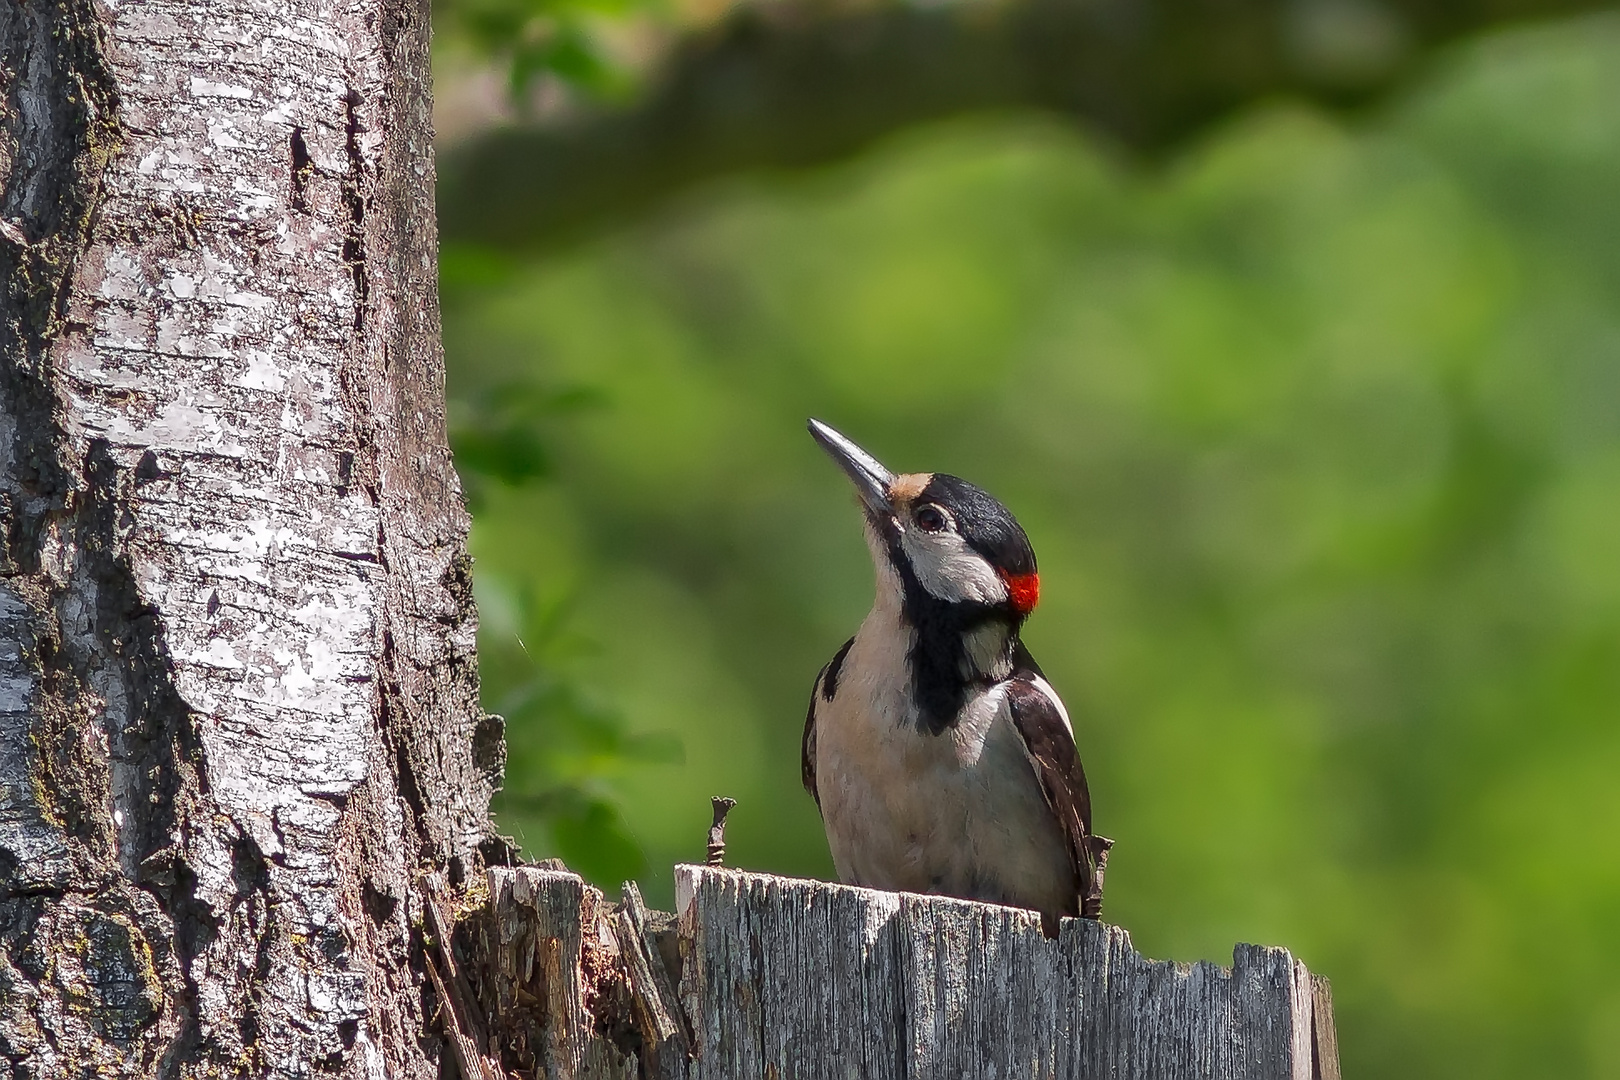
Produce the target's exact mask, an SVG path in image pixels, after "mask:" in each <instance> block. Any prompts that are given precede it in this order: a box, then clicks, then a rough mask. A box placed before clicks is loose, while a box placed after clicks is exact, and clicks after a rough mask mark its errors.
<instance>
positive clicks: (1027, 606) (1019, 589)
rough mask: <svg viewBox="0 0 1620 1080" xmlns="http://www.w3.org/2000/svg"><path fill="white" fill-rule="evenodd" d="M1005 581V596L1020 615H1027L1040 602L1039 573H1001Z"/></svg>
mask: <svg viewBox="0 0 1620 1080" xmlns="http://www.w3.org/2000/svg"><path fill="white" fill-rule="evenodd" d="M1001 578H1002V580H1003V581H1005V582H1006V583H1007V598H1008V599H1009V600H1011V601H1012V606H1013V607H1015V608H1017V609H1018V613H1019V614H1020V615H1028V614H1029V613H1030V612H1032V611H1034V610H1035V605H1036V604H1038V603H1040V602H1041V576H1040V575H1039V574H1003V575H1001Z"/></svg>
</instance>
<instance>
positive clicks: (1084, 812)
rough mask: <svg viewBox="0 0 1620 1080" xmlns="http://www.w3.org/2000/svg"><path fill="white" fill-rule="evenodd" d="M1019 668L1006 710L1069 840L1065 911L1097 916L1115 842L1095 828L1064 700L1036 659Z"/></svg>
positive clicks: (1010, 689)
mask: <svg viewBox="0 0 1620 1080" xmlns="http://www.w3.org/2000/svg"><path fill="white" fill-rule="evenodd" d="M1024 656H1025V657H1027V656H1028V654H1027V653H1025V654H1024ZM1021 659H1022V658H1021ZM1019 667H1020V669H1019V670H1018V671H1016V672H1015V673H1014V674H1013V677H1012V679H1011V680H1010V681H1009V682H1008V684H1007V704H1008V711H1009V713H1010V714H1011V717H1012V722H1013V727H1014V728H1015V729H1016V730H1017V732H1018V736H1019V738H1020V739H1022V740H1023V743H1024V753H1025V755H1026V756H1027V757H1028V758H1029V763H1030V766H1031V767H1032V768H1033V769H1034V770H1035V776H1036V779H1037V780H1039V781H1040V785H1041V793H1042V794H1043V795H1045V796H1046V805H1047V806H1048V807H1049V808H1050V809H1051V811H1052V813H1053V815H1054V816H1055V817H1056V818H1057V820H1058V824H1059V826H1060V827H1061V828H1062V830H1063V836H1064V839H1065V840H1066V841H1067V842H1068V848H1069V861H1070V865H1071V866H1072V868H1073V871H1074V896H1075V903H1074V908H1073V909H1072V910H1070V911H1068V912H1066V913H1065V914H1069V915H1080V916H1082V917H1084V918H1087V919H1095V918H1098V917H1099V916H1100V915H1101V914H1102V885H1103V867H1104V865H1105V864H1106V862H1107V860H1108V849H1109V847H1111V846H1112V845H1113V841H1112V840H1109V839H1107V838H1105V837H1101V836H1097V835H1096V834H1095V833H1093V832H1092V831H1091V792H1090V790H1089V789H1088V788H1087V786H1086V773H1085V770H1084V769H1083V768H1081V765H1080V752H1079V751H1078V750H1077V749H1076V748H1075V745H1074V731H1073V729H1072V728H1071V727H1070V725H1069V717H1068V714H1067V713H1066V712H1065V711H1064V708H1063V703H1062V702H1061V701H1059V700H1058V697H1057V694H1056V693H1055V692H1054V691H1053V690H1052V688H1051V686H1050V685H1049V684H1048V683H1047V681H1046V680H1045V679H1044V678H1042V677H1041V674H1040V669H1039V668H1037V667H1035V665H1034V663H1033V661H1030V663H1029V664H1028V665H1027V666H1026V665H1023V664H1020V666H1019Z"/></svg>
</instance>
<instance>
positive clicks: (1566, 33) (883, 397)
mask: <svg viewBox="0 0 1620 1080" xmlns="http://www.w3.org/2000/svg"><path fill="white" fill-rule="evenodd" d="M1617 101H1620V27H1617V24H1616V23H1615V22H1613V21H1601V20H1600V21H1596V22H1586V23H1583V24H1580V25H1577V26H1573V27H1565V28H1560V29H1555V30H1547V31H1538V32H1527V33H1520V34H1517V35H1513V36H1505V37H1499V38H1495V39H1492V40H1489V41H1486V42H1483V43H1479V44H1476V45H1475V46H1472V47H1470V48H1468V49H1466V50H1464V51H1462V52H1460V53H1457V54H1455V55H1452V56H1451V57H1449V58H1448V59H1446V61H1445V62H1444V63H1442V64H1440V65H1439V66H1438V67H1437V68H1436V69H1435V70H1434V73H1433V74H1432V75H1431V77H1429V78H1428V79H1427V81H1426V82H1425V83H1424V84H1422V85H1420V86H1418V87H1415V88H1413V90H1412V91H1411V92H1410V93H1409V94H1408V95H1407V96H1406V98H1405V99H1404V100H1402V101H1401V102H1399V103H1397V104H1396V105H1394V106H1392V107H1390V108H1387V109H1386V110H1384V112H1383V113H1382V114H1381V115H1380V116H1379V117H1378V118H1375V119H1371V120H1368V121H1366V122H1364V123H1363V124H1361V125H1360V126H1358V127H1356V128H1354V129H1353V130H1347V129H1346V128H1344V127H1341V126H1338V125H1335V124H1334V123H1330V122H1328V121H1326V120H1324V119H1322V118H1321V117H1319V116H1317V115H1315V114H1312V113H1309V112H1303V111H1299V110H1295V109H1291V108H1289V107H1287V106H1283V105H1279V106H1277V107H1274V108H1270V109H1267V110H1262V111H1260V112H1257V113H1253V114H1250V115H1248V116H1246V117H1245V118H1243V119H1241V120H1240V121H1239V122H1237V123H1234V124H1230V125H1228V126H1227V127H1225V128H1224V129H1223V130H1221V131H1219V132H1218V133H1216V134H1215V135H1214V136H1213V137H1211V138H1209V139H1208V140H1207V141H1206V142H1205V143H1204V144H1203V145H1202V146H1200V147H1198V148H1195V149H1192V150H1190V151H1189V152H1188V153H1186V154H1185V155H1183V156H1182V157H1181V158H1180V159H1178V160H1177V161H1176V162H1174V163H1172V164H1170V165H1169V166H1168V167H1166V168H1165V169H1163V170H1162V171H1157V172H1137V171H1132V170H1130V169H1127V168H1124V167H1122V166H1120V165H1118V164H1117V163H1116V162H1115V161H1113V160H1112V159H1111V158H1110V157H1109V156H1108V155H1107V154H1106V153H1104V152H1102V151H1100V150H1099V149H1098V148H1097V147H1096V146H1094V145H1093V144H1091V143H1090V142H1088V141H1087V140H1086V139H1085V138H1084V137H1082V136H1080V135H1078V134H1076V133H1074V132H1072V131H1070V130H1067V129H1062V128H1058V127H1054V126H1051V125H1048V124H1045V123H1042V122H1039V121H1036V120H1031V119H1027V118H1018V117H1004V118H999V119H998V118H987V119H984V120H982V121H978V122H973V123H964V124H956V125H950V126H945V127H941V128H936V129H932V130H928V131H923V132H917V133H914V134H912V135H910V136H908V137H905V138H902V139H899V140H896V141H893V142H891V143H890V144H888V145H887V146H886V147H884V148H883V149H882V150H881V151H879V152H877V153H875V154H873V155H871V156H870V157H869V158H867V159H866V160H863V161H860V162H858V163H856V164H853V165H850V166H848V167H845V168H842V169H838V170H834V171H829V172H824V173H819V174H816V175H813V176H808V177H802V178H798V179H794V180H791V181H789V180H777V181H775V182H773V183H770V184H765V183H743V182H739V183H735V184H733V185H731V186H729V187H725V188H723V189H720V190H714V191H711V192H709V193H708V194H707V195H705V196H704V197H702V198H697V199H693V200H689V201H688V202H687V203H686V204H685V205H683V206H682V207H680V208H678V209H676V210H673V211H670V212H668V213H666V214H665V215H663V216H662V217H660V218H659V219H658V220H655V221H650V222H643V223H639V224H634V225H631V226H627V227H626V228H624V229H623V230H621V231H620V232H619V233H617V234H616V235H613V236H611V237H608V238H605V239H601V240H599V241H597V242H593V243H591V244H588V245H586V246H583V247H580V248H577V249H574V250H572V251H570V252H567V253H564V254H559V255H554V256H551V257H548V258H545V259H543V260H538V261H536V262H534V263H532V264H512V265H505V266H504V267H503V268H501V269H500V272H498V273H494V272H490V270H489V267H490V265H491V264H490V263H489V262H488V260H481V259H480V257H479V255H478V253H476V252H466V251H461V252H455V251H452V252H447V259H446V264H445V329H446V345H447V350H448V355H449V358H450V378H451V391H452V395H453V396H454V398H455V399H456V402H457V409H458V413H457V415H458V416H461V417H463V419H462V420H460V421H458V432H459V434H458V447H459V452H460V453H461V454H462V461H463V464H464V465H467V466H475V467H476V468H477V469H478V470H479V471H480V472H481V476H480V478H477V479H475V482H476V483H477V484H478V485H479V486H478V495H479V500H480V502H479V507H478V510H477V513H476V517H475V524H474V550H475V554H476V557H477V560H478V587H479V597H480V603H481V610H482V613H483V624H484V629H483V638H482V647H481V660H482V664H483V677H484V684H485V688H486V695H487V699H488V704H489V707H490V708H491V709H493V710H495V711H501V712H503V713H504V714H505V715H506V716H507V717H508V720H509V728H508V737H509V741H510V746H511V759H510V765H509V770H508V790H507V792H506V793H505V794H504V795H503V796H502V800H501V801H500V803H499V804H498V806H497V809H498V813H499V816H500V820H501V822H502V824H503V825H504V826H506V827H507V828H509V829H511V830H513V831H515V832H516V833H517V834H518V836H519V838H520V839H521V840H523V841H524V843H525V845H526V847H527V848H528V850H529V851H530V853H532V854H535V855H547V854H560V855H562V856H563V857H565V858H567V859H568V860H569V861H570V863H571V864H574V865H576V866H579V867H580V868H581V869H583V870H585V871H587V872H588V873H590V874H592V875H593V876H595V877H596V878H597V879H598V880H600V881H601V882H603V883H604V884H609V885H611V884H612V883H614V882H615V880H616V879H617V878H618V877H619V876H620V875H622V874H626V873H645V875H646V876H645V879H644V887H645V888H646V890H647V892H648V894H649V897H650V898H651V899H654V900H662V901H663V902H664V903H666V904H667V903H668V902H669V894H670V878H669V871H668V867H669V864H670V863H671V862H673V861H676V860H692V859H697V858H700V857H701V854H702V844H703V833H704V828H705V826H706V824H707V818H708V812H709V810H708V796H710V795H711V794H728V795H732V796H735V797H737V798H738V799H739V801H740V805H739V806H738V809H737V810H736V812H735V813H734V814H733V816H732V824H731V828H730V833H729V836H728V839H729V840H730V853H729V857H730V860H731V861H732V862H734V863H736V864H738V865H743V866H748V867H753V868H758V869H765V870H773V871H780V872H784V873H793V874H811V875H820V876H826V875H829V874H830V873H831V866H830V863H829V860H828V858H827V854H826V846H825V842H824V840H823V838H822V834H821V828H820V824H819V821H818V819H817V816H816V812H815V807H814V805H813V804H812V803H811V801H810V799H809V798H808V796H806V795H804V794H803V792H802V791H801V790H800V788H799V782H798V770H799V734H800V730H801V726H802V723H803V716H804V706H805V701H806V698H807V694H808V692H809V686H810V682H811V679H812V678H813V676H814V675H815V672H816V671H817V670H818V668H819V667H820V665H821V664H822V663H823V661H824V660H825V659H826V658H827V656H828V655H830V654H831V653H832V651H833V650H834V649H835V648H836V647H837V646H838V644H839V643H840V642H842V641H843V639H844V638H845V637H847V636H848V635H849V634H850V633H851V632H852V631H853V629H854V628H855V626H856V625H857V623H858V621H859V619H860V618H861V616H862V614H863V613H864V611H865V609H866V607H867V605H868V603H869V600H870V596H869V591H870V588H871V574H870V570H869V568H868V567H867V565H866V554H865V551H864V548H863V547H862V545H861V541H860V536H859V527H858V518H857V514H856V511H855V510H854V507H853V504H852V501H851V497H850V493H849V491H848V489H847V484H846V483H845V481H844V480H843V479H842V477H841V476H840V475H839V474H838V473H837V472H836V470H834V469H833V468H832V467H831V466H830V465H829V464H828V463H827V462H826V460H825V459H824V458H823V456H822V455H821V454H820V452H819V451H818V450H817V449H816V447H815V446H814V445H813V443H812V442H811V441H810V440H809V438H808V437H807V436H806V435H805V434H804V430H803V423H804V418H805V417H806V416H809V415H816V416H820V417H823V418H825V419H827V420H829V421H831V422H833V423H835V424H837V425H838V426H839V427H840V428H842V429H843V430H844V431H846V432H848V433H849V434H851V435H852V436H853V437H855V438H856V439H858V440H859V441H861V442H862V443H863V444H865V445H866V446H868V447H869V448H870V449H872V450H873V451H874V452H876V453H877V454H878V455H879V456H881V457H882V458H883V459H884V460H885V461H886V462H887V463H888V464H890V465H891V466H893V467H896V468H899V469H939V470H947V471H951V472H955V473H958V474H961V475H963V476H966V477H968V478H970V479H972V480H974V481H976V482H978V483H981V484H983V485H984V486H986V487H988V488H989V489H990V490H991V491H993V492H995V493H996V494H998V495H999V496H1000V497H1002V499H1003V500H1004V501H1006V502H1007V503H1008V505H1009V506H1011V507H1012V508H1013V510H1014V511H1015V512H1016V513H1017V514H1018V515H1019V516H1020V518H1021V520H1022V521H1023V523H1024V525H1025V527H1026V529H1027V530H1028V532H1029V533H1030V536H1031V537H1032V539H1033V541H1034V543H1035V547H1036V550H1037V552H1038V553H1039V557H1040V562H1041V570H1042V575H1043V579H1044V581H1043V584H1044V589H1043V596H1044V602H1043V605H1042V608H1041V610H1040V611H1039V612H1037V613H1036V615H1035V616H1034V618H1033V620H1032V621H1031V623H1030V625H1029V628H1028V632H1027V638H1028V640H1029V642H1030V645H1031V648H1032V649H1033V650H1034V652H1035V654H1036V655H1037V656H1038V657H1039V658H1040V660H1041V662H1042V664H1043V666H1044V667H1045V668H1046V669H1047V672H1048V673H1049V675H1050V676H1051V677H1052V679H1053V682H1054V683H1055V684H1056V685H1057V687H1058V689H1059V690H1060V691H1061V692H1062V693H1063V694H1064V696H1065V698H1066V699H1067V701H1068V703H1069V706H1070V711H1071V712H1072V713H1073V714H1074V716H1075V718H1076V727H1077V731H1078V737H1079V741H1080V745H1081V749H1082V753H1083V755H1084V757H1085V761H1086V765H1087V771H1088V773H1089V775H1090V778H1091V783H1092V790H1093V793H1094V798H1095V802H1096V807H1097V812H1096V813H1097V822H1098V825H1099V828H1100V829H1101V830H1102V831H1104V832H1106V833H1108V834H1109V835H1111V836H1113V837H1115V838H1116V839H1117V841H1118V846H1117V848H1116V849H1115V856H1114V858H1113V860H1112V861H1111V862H1110V875H1109V898H1108V899H1109V908H1108V915H1109V918H1110V920H1111V921H1116V922H1118V923H1120V924H1121V925H1124V926H1126V927H1128V928H1130V929H1131V930H1132V932H1133V934H1134V936H1135V940H1136V943H1137V945H1138V946H1139V947H1140V948H1142V949H1143V950H1144V951H1145V952H1147V953H1148V954H1149V955H1153V956H1160V957H1166V956H1168V957H1174V958H1177V959H1194V958H1198V957H1209V958H1214V959H1218V960H1225V959H1227V958H1229V956H1230V948H1231V945H1232V943H1233V942H1234V941H1260V942H1268V943H1284V944H1287V945H1289V946H1291V947H1292V948H1294V949H1296V950H1297V951H1298V952H1299V953H1300V954H1301V955H1303V957H1304V958H1305V959H1306V960H1307V962H1309V963H1310V965H1311V966H1312V968H1313V970H1318V971H1321V972H1324V973H1326V974H1328V975H1330V976H1331V977H1332V978H1333V981H1334V990H1335V997H1336V1000H1337V1003H1338V1007H1339V1021H1340V1036H1341V1043H1342V1046H1343V1057H1344V1065H1345V1071H1346V1075H1349V1076H1360V1077H1457V1078H1464V1077H1466V1078H1494V1077H1502V1078H1507V1077H1513V1078H1531V1077H1547V1078H1554V1077H1556V1078H1567V1077H1594V1078H1597V1077H1620V198H1617V197H1616V192H1617V190H1620V109H1617V108H1616V107H1615V103H1616V102H1617ZM580 387H589V388H591V396H592V401H593V404H592V407H590V408H577V407H561V406H559V405H558V404H557V403H558V402H559V401H577V400H578V390H577V388H580ZM514 388H516V389H514ZM558 388H561V389H558ZM564 391H566V393H564ZM570 394H572V395H575V396H574V397H571V398H570V397H569V396H568V395H570ZM559 395H561V396H559ZM546 403H549V404H546ZM504 446H510V447H513V448H515V449H513V450H512V453H511V457H510V459H509V460H507V459H503V457H502V454H503V450H502V449H501V448H502V447H504ZM585 642H591V643H594V644H593V645H592V646H591V647H585V645H584V644H583V643H585ZM673 739H678V740H679V742H680V743H681V744H683V745H684V748H685V757H684V762H683V763H675V762H674V761H673V760H672V758H673V751H674V748H673V743H672V740H673Z"/></svg>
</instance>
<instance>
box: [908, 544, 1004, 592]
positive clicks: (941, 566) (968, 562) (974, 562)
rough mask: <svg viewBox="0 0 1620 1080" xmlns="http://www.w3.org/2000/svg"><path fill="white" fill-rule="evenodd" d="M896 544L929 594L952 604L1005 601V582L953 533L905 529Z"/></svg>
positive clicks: (981, 557)
mask: <svg viewBox="0 0 1620 1080" xmlns="http://www.w3.org/2000/svg"><path fill="white" fill-rule="evenodd" d="M900 546H901V548H902V549H903V550H904V551H905V553H906V557H907V558H908V559H909V560H910V561H911V569H912V571H913V572H914V573H915V574H916V575H917V581H918V582H919V583H920V584H921V585H922V587H923V588H924V589H927V590H928V592H929V594H930V595H931V596H934V597H936V598H938V599H940V600H946V601H949V602H951V603H956V602H959V601H962V600H973V601H977V602H978V603H981V604H1004V603H1006V602H1007V583H1006V582H1004V581H1002V580H1001V575H1000V574H998V573H996V571H995V568H994V567H992V566H991V565H990V564H989V563H987V562H985V561H984V556H982V555H980V554H979V553H978V552H976V551H974V550H973V549H972V548H970V547H968V546H967V542H966V541H965V540H963V539H962V538H961V537H960V536H958V535H957V534H956V533H954V532H939V533H925V532H919V531H917V530H916V529H907V530H906V531H905V532H904V533H903V534H902V535H901V537H900Z"/></svg>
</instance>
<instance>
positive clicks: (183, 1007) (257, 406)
mask: <svg viewBox="0 0 1620 1080" xmlns="http://www.w3.org/2000/svg"><path fill="white" fill-rule="evenodd" d="M427 6H428V5H427V3H426V0H416V2H413V0H348V2H333V3H325V2H321V0H290V2H289V0H282V2H278V3H275V4H250V3H246V2H244V0H141V2H129V0H118V2H116V3H115V2H113V0H102V2H101V3H96V2H94V0H56V2H53V3H22V2H19V0H11V3H9V4H6V5H4V6H3V7H0V49H3V52H4V56H3V69H0V80H3V90H4V106H3V108H4V118H3V126H4V143H3V145H0V176H3V178H4V185H5V186H4V192H3V205H0V276H3V281H4V288H5V301H4V303H5V306H4V310H3V312H0V315H3V318H0V349H3V350H4V370H3V375H0V524H3V526H4V539H5V546H4V549H3V551H0V1055H3V1056H4V1057H5V1058H6V1060H7V1061H8V1062H9V1063H10V1065H11V1073H10V1074H11V1075H16V1076H27V1077H51V1076H70V1075H71V1076H82V1075H89V1074H94V1075H107V1076H112V1075H140V1076H147V1075H152V1076H190V1075H205V1074H206V1075H210V1076H213V1075H221V1076H224V1075H230V1076H235V1075H243V1076H246V1075H251V1076H265V1075H275V1076H308V1075H311V1074H314V1073H331V1074H336V1075H350V1076H358V1075H364V1076H378V1077H381V1076H389V1077H411V1076H429V1075H437V1072H438V1066H437V1064H436V1060H437V1057H438V1055H439V1053H440V1046H439V1041H438V1037H437V1035H436V1034H434V1033H433V1032H432V1030H431V1029H432V1027H433V1025H431V1024H430V1022H429V1018H428V1017H427V1016H426V1015H425V1014H424V997H423V990H422V987H423V985H424V980H423V976H422V969H421V966H420V964H421V959H420V946H421V941H420V930H419V927H420V925H421V920H422V907H421V892H420V890H419V883H418V881H417V875H418V874H419V873H420V872H421V871H422V870H423V869H424V868H428V867H434V868H438V869H441V870H442V871H443V872H444V873H445V874H446V875H447V877H448V878H449V880H450V881H451V883H452V884H454V883H456V882H458V881H459V880H460V879H461V878H462V877H463V876H465V875H468V874H471V873H473V872H475V871H479V870H480V867H479V865H478V864H479V862H480V845H481V844H482V843H483V842H484V841H485V838H486V834H487V830H488V814H487V810H488V802H489V797H490V794H491V791H492V789H493V787H494V785H495V784H496V783H497V782H498V778H499V776H500V772H501V768H502V763H503V760H502V759H503V753H504V750H503V743H502V739H501V731H500V728H499V723H498V721H495V720H493V719H486V718H484V717H483V716H482V715H481V713H480V711H479V709H478V705H477V674H476V669H475V666H474V653H473V647H474V641H473V636H474V628H475V614H474V610H473V603H472V597H471V590H470V578H469V566H468V561H467V556H466V553H465V546H464V541H465V533H466V524H467V522H466V515H465V513H464V511H463V509H462V503H461V498H460V491H459V487H458V484H457V481H456V477H455V473H454V472H453V471H452V467H451V462H450V456H449V452H448V450H447V449H446V444H445V434H444V410H443V366H442V361H441V356H440V351H439V340H438V331H439V323H438V306H437V297H436V293H435V262H436V242H435V238H434V217H433V199H432V188H433V168H432V156H431V130H430V126H429V87H428V59H427V40H428V12H427Z"/></svg>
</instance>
